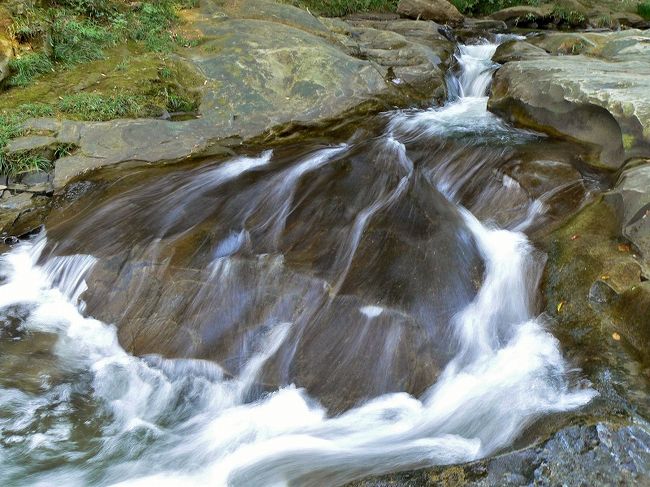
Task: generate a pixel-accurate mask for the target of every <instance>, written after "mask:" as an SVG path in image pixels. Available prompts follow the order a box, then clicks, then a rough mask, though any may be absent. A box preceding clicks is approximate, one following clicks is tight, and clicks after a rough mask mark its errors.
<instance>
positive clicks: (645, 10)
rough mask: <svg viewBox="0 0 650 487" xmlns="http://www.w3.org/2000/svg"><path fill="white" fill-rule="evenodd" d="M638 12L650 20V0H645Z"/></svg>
mask: <svg viewBox="0 0 650 487" xmlns="http://www.w3.org/2000/svg"><path fill="white" fill-rule="evenodd" d="M637 11H638V12H639V15H640V16H641V17H643V18H644V19H646V20H650V0H645V2H643V3H640V4H639V6H638V9H637Z"/></svg>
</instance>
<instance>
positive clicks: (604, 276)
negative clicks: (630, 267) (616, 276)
mask: <svg viewBox="0 0 650 487" xmlns="http://www.w3.org/2000/svg"><path fill="white" fill-rule="evenodd" d="M600 278H601V279H602V280H603V281H606V280H607V279H609V276H608V275H607V274H603V275H602V276H600Z"/></svg>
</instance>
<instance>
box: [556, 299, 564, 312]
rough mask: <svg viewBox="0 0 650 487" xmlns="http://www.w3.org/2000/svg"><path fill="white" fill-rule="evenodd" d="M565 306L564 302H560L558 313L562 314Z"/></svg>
mask: <svg viewBox="0 0 650 487" xmlns="http://www.w3.org/2000/svg"><path fill="white" fill-rule="evenodd" d="M564 304H565V302H564V301H560V302H559V303H557V312H558V313H560V312H561V311H562V308H563V307H564Z"/></svg>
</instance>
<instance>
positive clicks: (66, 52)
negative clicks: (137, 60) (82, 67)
mask: <svg viewBox="0 0 650 487" xmlns="http://www.w3.org/2000/svg"><path fill="white" fill-rule="evenodd" d="M50 42H51V44H52V57H53V59H54V61H55V62H58V63H61V64H67V65H71V64H79V63H85V62H89V61H95V60H97V59H103V58H104V51H103V50H104V48H106V47H109V46H112V45H115V44H116V42H117V38H116V36H115V34H114V33H113V32H111V31H110V30H108V29H107V28H106V27H104V26H101V25H99V24H97V23H95V22H93V21H92V20H87V19H81V20H79V19H76V18H69V17H66V16H64V15H61V16H59V17H57V18H56V19H55V21H54V23H53V24H52V33H51V41H50Z"/></svg>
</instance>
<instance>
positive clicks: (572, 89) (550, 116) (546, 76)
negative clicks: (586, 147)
mask: <svg viewBox="0 0 650 487" xmlns="http://www.w3.org/2000/svg"><path fill="white" fill-rule="evenodd" d="M597 40H598V43H596V42H594V43H593V44H594V45H593V46H592V47H591V49H589V50H588V51H586V52H585V55H578V56H547V57H541V56H540V57H539V58H535V59H531V60H523V61H516V62H508V63H506V64H505V65H504V66H503V67H502V68H501V69H499V71H498V72H497V73H496V75H495V79H494V83H493V85H492V91H491V94H490V101H489V105H488V107H489V109H490V110H491V111H493V112H495V113H497V114H499V115H501V116H503V117H504V118H505V119H506V120H509V121H511V122H513V123H515V124H518V125H520V126H525V127H530V128H534V129H537V130H543V131H546V132H548V133H550V134H554V135H561V136H565V137H568V138H571V139H575V140H579V141H582V142H586V143H589V144H592V146H593V147H594V148H595V149H596V150H597V151H598V152H599V157H598V158H596V159H594V161H593V164H595V165H600V166H604V167H609V168H617V167H620V166H621V165H622V164H623V162H624V161H625V160H626V159H628V158H630V157H636V156H639V155H645V156H647V155H650V98H648V96H647V93H650V42H649V41H650V33H649V32H648V31H627V32H625V33H617V34H611V35H609V36H600V37H599V38H598V39H597ZM586 54H588V55H586ZM596 56H598V57H596ZM594 73H598V75H597V76H594Z"/></svg>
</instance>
